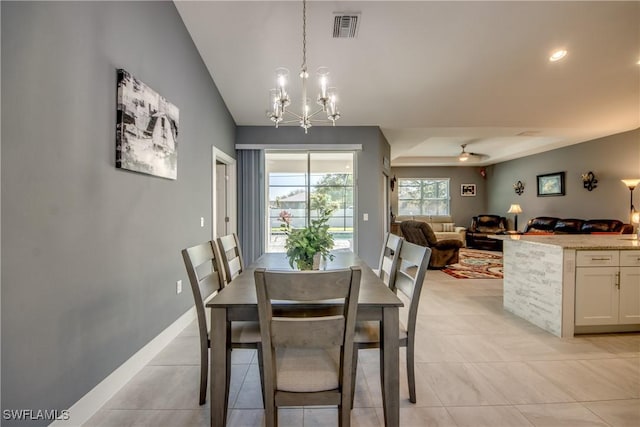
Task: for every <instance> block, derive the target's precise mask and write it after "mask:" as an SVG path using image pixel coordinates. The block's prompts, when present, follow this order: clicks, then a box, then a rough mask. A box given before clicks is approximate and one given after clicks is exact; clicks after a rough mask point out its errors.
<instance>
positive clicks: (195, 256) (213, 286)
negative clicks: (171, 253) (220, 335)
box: [182, 240, 264, 405]
mask: <svg viewBox="0 0 640 427" xmlns="http://www.w3.org/2000/svg"><path fill="white" fill-rule="evenodd" d="M182 258H183V259H184V265H185V267H186V269H187V275H188V276H189V282H190V283H191V291H192V292H193V299H194V300H195V307H196V315H197V318H198V330H199V336H200V404H201V405H204V403H205V402H206V398H207V379H208V371H209V348H210V347H211V342H210V340H209V328H208V326H207V325H208V322H207V312H206V310H205V303H206V301H207V300H208V299H209V298H212V297H213V296H214V295H215V294H216V293H217V292H218V291H220V289H222V288H223V287H224V285H225V283H224V280H223V279H222V271H221V266H220V255H219V253H218V248H217V246H216V243H215V242H214V241H212V240H211V241H208V242H205V243H202V244H200V245H196V246H192V247H190V248H186V249H183V250H182ZM230 340H231V343H230V346H229V348H252V349H256V350H257V351H258V359H259V362H260V368H262V348H261V347H260V324H259V323H258V322H232V323H231V337H230ZM262 375H263V374H262V370H261V372H260V379H261V380H262ZM227 381H229V379H227ZM263 389H264V388H263Z"/></svg>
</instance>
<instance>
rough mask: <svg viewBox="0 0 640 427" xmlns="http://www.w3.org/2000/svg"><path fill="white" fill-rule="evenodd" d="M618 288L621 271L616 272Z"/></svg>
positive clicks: (618, 286) (617, 286)
mask: <svg viewBox="0 0 640 427" xmlns="http://www.w3.org/2000/svg"><path fill="white" fill-rule="evenodd" d="M616 288H618V289H620V272H619V271H617V272H616Z"/></svg>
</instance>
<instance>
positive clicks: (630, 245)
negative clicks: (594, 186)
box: [490, 234, 640, 250]
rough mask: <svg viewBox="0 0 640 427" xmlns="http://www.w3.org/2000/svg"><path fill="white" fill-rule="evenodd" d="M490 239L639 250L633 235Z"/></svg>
mask: <svg viewBox="0 0 640 427" xmlns="http://www.w3.org/2000/svg"><path fill="white" fill-rule="evenodd" d="M490 237H491V238H492V239H498V240H517V241H523V242H529V243H534V244H537V245H544V246H547V245H549V246H560V247H561V248H563V249H577V250H606V249H614V250H633V249H639V250H640V242H639V241H638V239H637V237H636V235H635V234H611V235H610V234H602V235H600V234H598V235H593V234H554V235H542V236H536V235H533V234H528V235H525V234H521V235H520V234H510V235H509V234H507V235H492V236H490Z"/></svg>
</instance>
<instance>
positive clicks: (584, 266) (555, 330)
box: [493, 234, 640, 337]
mask: <svg viewBox="0 0 640 427" xmlns="http://www.w3.org/2000/svg"><path fill="white" fill-rule="evenodd" d="M493 237H494V238H496V239H500V240H503V241H504V244H503V252H504V281H503V283H504V294H503V306H504V308H505V309H506V310H507V311H510V312H511V313H514V314H515V315H517V316H520V317H522V318H523V319H526V320H528V321H529V322H531V323H533V324H535V325H537V326H539V327H540V328H542V329H544V330H546V331H548V332H550V333H552V334H554V335H556V336H560V337H572V336H573V335H574V334H580V333H604V332H630V331H640V243H639V241H638V239H637V237H636V236H635V235H630V234H616V235H589V234H576V235H539V236H536V235H503V236H502V235H501V236H493Z"/></svg>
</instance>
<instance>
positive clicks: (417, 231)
mask: <svg viewBox="0 0 640 427" xmlns="http://www.w3.org/2000/svg"><path fill="white" fill-rule="evenodd" d="M400 230H401V231H402V236H404V239H405V240H406V241H407V242H411V243H415V244H416V245H420V246H434V245H436V244H437V243H438V238H437V237H436V234H435V233H434V232H433V229H432V228H431V227H430V226H429V224H427V223H426V222H422V221H413V220H411V221H402V222H401V223H400Z"/></svg>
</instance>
